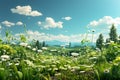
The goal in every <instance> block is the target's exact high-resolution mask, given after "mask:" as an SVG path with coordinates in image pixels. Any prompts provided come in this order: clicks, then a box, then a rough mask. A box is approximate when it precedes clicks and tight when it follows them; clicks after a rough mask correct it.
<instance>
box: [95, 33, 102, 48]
mask: <svg viewBox="0 0 120 80" xmlns="http://www.w3.org/2000/svg"><path fill="white" fill-rule="evenodd" d="M103 42H104V39H103V35H102V34H100V35H99V37H98V39H97V40H96V47H98V48H99V49H102V47H103Z"/></svg>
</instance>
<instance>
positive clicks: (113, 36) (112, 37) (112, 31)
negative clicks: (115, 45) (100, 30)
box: [109, 25, 117, 42]
mask: <svg viewBox="0 0 120 80" xmlns="http://www.w3.org/2000/svg"><path fill="white" fill-rule="evenodd" d="M109 36H110V40H111V41H114V42H117V32H116V28H115V26H114V25H112V27H111V29H110V33H109Z"/></svg>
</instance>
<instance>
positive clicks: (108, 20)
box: [88, 16, 120, 34]
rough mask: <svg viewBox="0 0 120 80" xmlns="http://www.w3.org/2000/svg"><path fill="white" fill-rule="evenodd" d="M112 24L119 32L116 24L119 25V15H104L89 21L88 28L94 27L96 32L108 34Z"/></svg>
mask: <svg viewBox="0 0 120 80" xmlns="http://www.w3.org/2000/svg"><path fill="white" fill-rule="evenodd" d="M112 24H114V25H115V27H116V28H117V30H118V32H119V29H118V28H119V27H118V26H120V17H116V18H113V17H111V16H104V17H103V18H100V19H98V20H94V21H92V22H90V23H89V24H88V28H89V29H95V30H96V32H100V33H103V34H108V33H109V30H110V28H111V26H112Z"/></svg>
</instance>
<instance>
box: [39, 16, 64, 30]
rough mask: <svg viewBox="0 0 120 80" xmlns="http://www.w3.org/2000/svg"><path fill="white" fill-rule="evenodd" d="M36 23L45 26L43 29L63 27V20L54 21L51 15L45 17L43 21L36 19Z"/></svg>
mask: <svg viewBox="0 0 120 80" xmlns="http://www.w3.org/2000/svg"><path fill="white" fill-rule="evenodd" d="M38 25H39V26H41V27H43V28H45V29H49V28H63V22H61V21H58V22H55V20H54V19H53V18H51V17H47V18H46V19H45V22H40V21H38Z"/></svg>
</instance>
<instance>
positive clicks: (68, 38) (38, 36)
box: [16, 30, 99, 42]
mask: <svg viewBox="0 0 120 80" xmlns="http://www.w3.org/2000/svg"><path fill="white" fill-rule="evenodd" d="M19 35H20V34H16V36H19ZM86 35H88V37H87V39H88V40H90V41H91V40H92V35H93V34H91V33H89V34H73V35H64V34H58V35H54V34H46V33H41V32H38V31H31V30H29V31H27V36H29V40H33V39H35V40H39V41H53V40H57V41H61V42H80V41H81V40H82V39H84V38H85V37H86ZM98 35H99V34H94V40H93V41H94V42H95V41H96V39H97V38H98Z"/></svg>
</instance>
